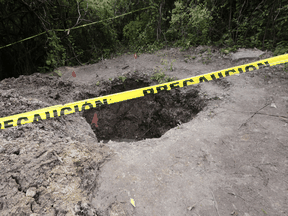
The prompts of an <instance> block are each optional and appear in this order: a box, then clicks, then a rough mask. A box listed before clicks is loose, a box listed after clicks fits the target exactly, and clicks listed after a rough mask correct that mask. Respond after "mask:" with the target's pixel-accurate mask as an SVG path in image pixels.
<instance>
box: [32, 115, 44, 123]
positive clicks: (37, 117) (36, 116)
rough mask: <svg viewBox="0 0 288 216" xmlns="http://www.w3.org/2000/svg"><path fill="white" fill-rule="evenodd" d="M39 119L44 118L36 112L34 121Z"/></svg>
mask: <svg viewBox="0 0 288 216" xmlns="http://www.w3.org/2000/svg"><path fill="white" fill-rule="evenodd" d="M38 120H42V118H41V116H40V115H39V114H35V115H34V119H33V122H35V121H38Z"/></svg>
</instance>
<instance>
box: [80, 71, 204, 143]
mask: <svg viewBox="0 0 288 216" xmlns="http://www.w3.org/2000/svg"><path fill="white" fill-rule="evenodd" d="M155 84H157V83H154V82H152V81H151V80H150V79H149V77H145V76H139V75H138V76H137V75H132V76H130V77H127V78H126V79H125V81H124V82H123V79H122V80H121V79H114V80H113V81H112V82H111V83H110V82H106V83H105V86H106V87H105V88H104V89H103V90H102V91H101V92H100V94H99V96H100V95H101V96H103V95H108V94H114V93H118V92H123V91H127V90H132V89H137V88H141V87H147V86H150V85H155ZM107 85H108V86H107ZM199 88H200V87H199V86H195V87H193V86H190V87H185V88H179V89H173V90H170V91H166V92H164V91H163V92H160V93H157V94H154V95H148V96H145V97H141V98H136V99H132V100H128V101H123V102H120V103H115V104H110V105H105V106H101V107H98V108H93V109H89V110H85V111H84V112H83V116H84V117H85V119H86V121H87V122H88V123H89V124H90V125H91V128H92V130H93V131H94V133H95V134H96V137H97V139H98V142H100V141H103V142H104V143H105V142H108V141H109V140H113V141H126V142H129V141H136V140H142V139H145V138H159V137H161V136H162V135H163V134H164V133H165V132H166V131H168V130H169V129H171V128H173V127H177V126H178V125H180V124H182V123H186V122H188V121H190V120H191V119H193V117H194V116H195V115H196V114H197V113H198V112H200V111H201V110H202V109H203V108H204V107H205V105H206V104H205V101H204V99H201V98H200V96H199ZM95 118H96V121H97V122H95ZM93 119H94V120H93ZM92 122H93V123H94V124H93V123H92ZM95 123H96V124H95Z"/></svg>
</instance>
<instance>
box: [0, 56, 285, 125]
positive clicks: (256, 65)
mask: <svg viewBox="0 0 288 216" xmlns="http://www.w3.org/2000/svg"><path fill="white" fill-rule="evenodd" d="M286 62H288V54H285V55H281V56H276V57H272V58H269V59H264V60H260V61H256V62H252V63H250V64H245V65H240V66H236V67H232V68H228V69H224V70H220V71H216V72H211V73H207V74H203V75H199V76H195V77H190V78H186V79H181V80H176V81H172V82H167V83H163V84H158V85H154V86H149V87H144V88H139V89H135V90H130V91H125V92H121V93H116V94H111V95H106V96H102V97H97V98H92V99H87V100H82V101H77V102H73V103H68V104H65V105H62V104H61V105H56V106H51V107H47V108H43V109H38V110H34V111H31V112H26V113H20V114H17V115H13V116H8V117H3V118H0V128H1V129H6V128H10V127H15V126H18V125H23V124H27V123H31V122H36V121H39V120H44V119H49V118H54V117H58V116H63V115H69V114H72V113H75V112H81V111H82V110H88V109H91V108H96V107H99V106H101V105H108V104H113V103H118V102H121V101H126V100H131V99H134V98H139V97H143V96H145V95H150V94H156V93H158V92H161V91H169V90H171V89H174V88H182V87H185V86H189V85H194V84H197V83H201V82H208V81H211V80H216V79H219V78H221V77H226V76H231V75H235V74H241V73H245V72H249V71H252V70H257V69H260V68H263V67H270V66H274V65H277V64H283V63H286Z"/></svg>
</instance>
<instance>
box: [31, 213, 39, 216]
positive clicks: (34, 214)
mask: <svg viewBox="0 0 288 216" xmlns="http://www.w3.org/2000/svg"><path fill="white" fill-rule="evenodd" d="M30 216H38V214H36V213H33V214H30Z"/></svg>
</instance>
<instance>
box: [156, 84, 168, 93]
mask: <svg viewBox="0 0 288 216" xmlns="http://www.w3.org/2000/svg"><path fill="white" fill-rule="evenodd" d="M167 89H168V88H167V85H163V86H157V87H156V90H157V92H160V91H167Z"/></svg>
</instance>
